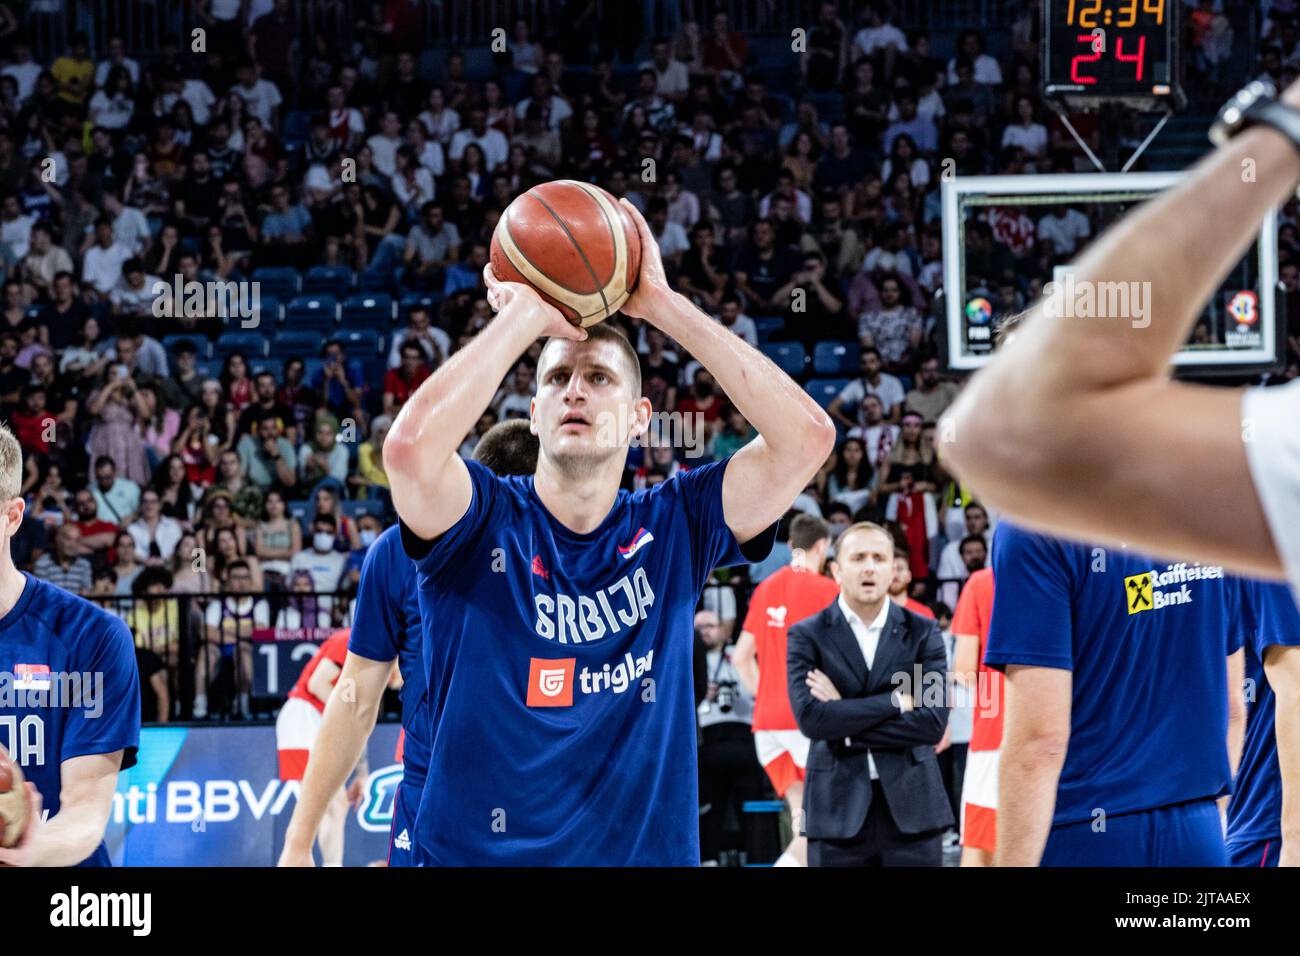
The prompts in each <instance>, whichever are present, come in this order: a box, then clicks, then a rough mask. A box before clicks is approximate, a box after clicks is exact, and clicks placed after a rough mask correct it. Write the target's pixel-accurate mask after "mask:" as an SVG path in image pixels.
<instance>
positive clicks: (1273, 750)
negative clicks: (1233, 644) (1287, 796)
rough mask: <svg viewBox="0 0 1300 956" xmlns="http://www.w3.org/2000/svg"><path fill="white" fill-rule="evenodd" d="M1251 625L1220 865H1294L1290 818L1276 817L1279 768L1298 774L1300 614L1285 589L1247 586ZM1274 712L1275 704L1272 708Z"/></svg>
mask: <svg viewBox="0 0 1300 956" xmlns="http://www.w3.org/2000/svg"><path fill="white" fill-rule="evenodd" d="M1246 593H1247V603H1248V605H1249V608H1250V611H1251V619H1252V623H1253V624H1254V627H1253V628H1252V630H1251V633H1250V635H1249V637H1248V639H1247V641H1246V687H1247V690H1248V693H1247V696H1246V707H1247V711H1248V715H1249V716H1248V718H1247V723H1246V745H1245V748H1244V750H1243V751H1242V756H1241V766H1240V768H1238V770H1237V779H1236V781H1235V785H1234V787H1233V794H1232V800H1231V801H1230V802H1229V804H1228V837H1227V842H1228V859H1229V862H1231V864H1232V865H1233V866H1278V865H1286V866H1296V865H1300V799H1297V798H1296V797H1295V796H1294V795H1292V798H1291V801H1290V803H1291V805H1292V806H1293V807H1294V809H1293V811H1292V812H1293V815H1295V816H1296V817H1297V818H1296V819H1292V820H1291V821H1289V822H1284V821H1283V819H1282V809H1283V806H1284V803H1283V800H1282V792H1283V786H1284V780H1285V778H1284V775H1283V771H1282V768H1283V766H1285V767H1286V768H1287V770H1288V772H1289V773H1290V779H1291V780H1292V781H1293V784H1292V785H1293V786H1294V785H1295V784H1294V781H1295V779H1296V776H1297V774H1298V773H1300V612H1298V611H1297V610H1296V606H1295V599H1294V596H1293V594H1292V591H1291V589H1290V588H1288V587H1287V586H1286V585H1285V584H1280V583H1271V582H1264V581H1249V582H1247V591H1246ZM1279 701H1281V702H1282V706H1281V707H1279V706H1278V702H1279Z"/></svg>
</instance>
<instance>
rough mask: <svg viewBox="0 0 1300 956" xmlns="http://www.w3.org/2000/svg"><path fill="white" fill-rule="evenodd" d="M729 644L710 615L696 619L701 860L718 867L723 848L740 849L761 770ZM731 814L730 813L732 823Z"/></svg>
mask: <svg viewBox="0 0 1300 956" xmlns="http://www.w3.org/2000/svg"><path fill="white" fill-rule="evenodd" d="M731 651H732V646H731V645H730V644H728V643H727V639H726V635H725V633H724V632H723V629H722V627H721V625H720V623H719V621H718V615H717V614H715V613H714V612H712V611H699V612H698V613H696V615H695V687H696V693H695V697H696V704H697V707H696V715H697V718H698V722H699V728H700V747H699V751H700V752H699V767H700V857H701V859H702V861H703V863H704V865H705V866H716V865H718V863H719V860H720V859H721V857H722V854H723V852H724V849H725V850H730V851H732V852H733V853H734V852H735V851H738V850H740V849H742V847H743V846H744V838H743V833H742V832H741V829H742V826H741V825H742V821H743V820H744V815H743V811H742V808H743V806H744V803H745V801H746V800H758V799H761V798H762V796H763V779H764V778H763V768H762V767H760V766H759V764H758V758H757V757H755V755H754V742H753V732H752V730H751V728H750V723H751V722H752V720H753V716H754V698H753V697H752V696H751V695H750V693H749V691H748V690H746V689H745V686H744V685H743V684H741V683H740V677H739V675H738V674H737V673H736V670H735V667H734V666H733V665H732V663H731ZM729 810H732V811H734V820H733V819H731V816H732V815H731V814H730V813H729V812H728V811H729Z"/></svg>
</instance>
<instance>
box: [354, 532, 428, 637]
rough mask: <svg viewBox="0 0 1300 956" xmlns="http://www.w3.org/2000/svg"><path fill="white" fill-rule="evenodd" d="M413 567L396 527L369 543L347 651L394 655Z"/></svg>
mask: <svg viewBox="0 0 1300 956" xmlns="http://www.w3.org/2000/svg"><path fill="white" fill-rule="evenodd" d="M403 565H405V567H404V566H403ZM413 570H414V568H413V566H412V565H411V559H410V558H408V557H407V556H406V553H405V552H404V551H403V549H402V542H401V537H400V532H399V531H398V530H397V529H395V528H390V529H388V530H387V531H385V532H384V533H383V534H382V535H380V536H379V539H378V540H377V541H376V542H375V543H374V544H373V545H371V546H370V550H369V551H367V552H366V558H365V561H363V562H362V564H361V582H360V583H359V584H358V585H357V597H356V603H355V604H354V605H353V606H354V607H355V608H356V612H355V614H354V615H353V617H352V633H351V635H350V636H349V637H348V650H349V651H351V652H352V653H353V654H359V655H361V656H362V657H365V658H369V659H370V660H372V661H391V660H393V659H394V658H395V657H397V653H398V650H399V649H400V647H401V643H402V638H403V635H404V633H405V629H406V614H405V601H406V594H405V592H406V589H407V588H408V587H409V586H410V580H409V579H410V577H411V575H412V572H413Z"/></svg>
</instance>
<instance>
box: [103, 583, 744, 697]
mask: <svg viewBox="0 0 1300 956" xmlns="http://www.w3.org/2000/svg"><path fill="white" fill-rule="evenodd" d="M751 590H752V588H751V587H750V585H749V584H748V582H747V581H746V580H744V579H743V577H742V576H737V579H736V580H733V581H730V582H728V583H725V584H719V583H711V584H709V585H708V586H706V587H705V589H704V594H703V595H702V596H701V599H700V604H699V606H700V607H701V608H708V609H709V610H714V609H715V608H716V609H718V610H719V611H725V612H727V613H726V615H725V616H726V617H727V618H731V609H732V608H734V609H735V611H734V613H735V623H734V628H733V638H734V637H738V636H739V635H740V626H741V624H742V623H743V622H744V619H745V612H746V610H747V608H748V602H749V592H750V591H751ZM724 591H730V592H731V595H730V597H727V596H726V595H724V593H723V592H724ZM86 597H87V600H90V601H93V602H94V603H96V604H98V605H100V606H101V607H103V608H104V609H105V610H107V611H109V612H110V613H111V614H113V615H115V616H116V617H118V618H121V619H122V620H123V621H125V622H126V625H127V627H128V628H129V629H130V630H131V634H132V636H133V638H134V639H135V646H136V652H137V660H138V663H139V664H140V667H141V674H142V679H143V680H147V679H148V677H147V674H148V673H151V672H153V671H156V670H157V669H158V668H159V667H160V666H161V668H162V669H163V670H164V671H165V673H166V680H167V689H168V694H169V696H170V701H171V710H170V713H169V715H168V720H169V721H189V720H193V719H194V696H195V694H196V692H197V691H198V688H197V687H196V681H197V678H198V673H197V666H198V663H199V660H200V655H201V654H203V653H207V654H208V655H209V662H208V667H209V671H208V674H207V678H208V679H207V681H206V682H205V683H206V691H207V698H208V708H207V716H206V718H205V719H207V720H230V719H250V720H255V721H256V720H270V719H272V718H273V717H274V716H275V712H276V710H278V709H279V707H280V705H281V704H282V703H284V700H285V697H286V695H287V694H288V692H289V690H290V688H292V686H293V684H294V681H296V680H297V679H298V675H299V673H300V672H301V671H302V668H303V666H304V665H305V664H306V663H307V661H309V660H310V659H311V657H312V655H313V654H314V653H315V652H316V649H317V647H319V646H320V644H321V643H322V642H323V641H324V640H325V639H326V638H327V637H329V636H330V635H331V634H333V633H334V632H336V631H338V630H340V629H341V628H346V627H350V626H351V624H352V613H353V602H354V599H355V598H354V595H351V594H338V593H334V594H324V593H319V594H317V593H312V594H309V593H305V592H287V591H266V592H258V593H254V594H248V593H241V594H236V593H233V592H211V593H206V594H160V595H141V596H136V595H86ZM246 602H251V603H246ZM719 616H720V617H721V616H723V615H722V614H720V615H719ZM205 649H206V650H205ZM150 655H153V656H152V657H151V656H150ZM154 658H156V660H155V659H154ZM245 693H246V694H248V695H249V703H250V714H249V716H248V717H247V718H244V717H242V716H241V715H239V714H238V709H239V708H238V706H237V705H238V703H239V698H240V695H241V694H245ZM386 705H391V706H386V707H385V710H384V712H385V713H388V714H394V713H395V712H396V700H395V699H393V700H391V701H387V702H386ZM155 717H156V714H154V713H146V714H145V715H144V719H145V722H146V723H153V722H156V721H155Z"/></svg>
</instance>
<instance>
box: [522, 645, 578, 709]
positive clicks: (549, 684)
mask: <svg viewBox="0 0 1300 956" xmlns="http://www.w3.org/2000/svg"><path fill="white" fill-rule="evenodd" d="M577 663H578V659H577V658H576V657H565V658H561V659H560V660H546V659H545V658H540V657H533V658H530V659H529V661H528V699H527V701H526V703H527V704H528V706H529V707H572V706H573V669H574V666H575V665H576V664H577Z"/></svg>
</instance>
